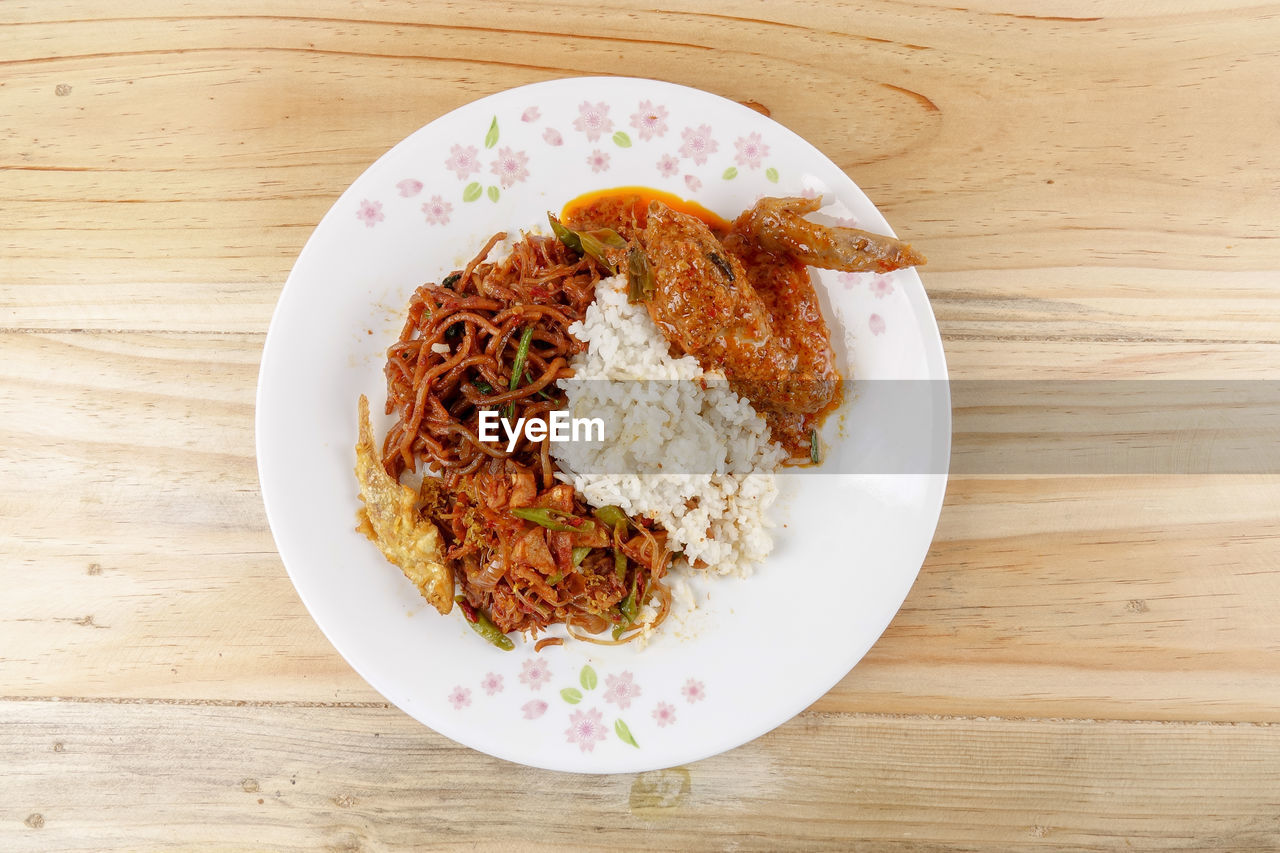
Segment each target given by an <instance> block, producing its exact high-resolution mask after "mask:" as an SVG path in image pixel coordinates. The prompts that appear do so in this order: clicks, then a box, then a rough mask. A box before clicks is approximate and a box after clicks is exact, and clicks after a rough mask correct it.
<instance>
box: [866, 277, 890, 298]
mask: <svg viewBox="0 0 1280 853" xmlns="http://www.w3.org/2000/svg"><path fill="white" fill-rule="evenodd" d="M871 292H872V293H874V294H875V295H876V299H883V298H884V297H886V296H888V295H889V294H890V293H893V282H892V281H891V280H890V279H889V276H887V275H877V276H875V277H873V278H872V279H871Z"/></svg>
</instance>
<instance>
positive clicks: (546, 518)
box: [511, 506, 592, 533]
mask: <svg viewBox="0 0 1280 853" xmlns="http://www.w3.org/2000/svg"><path fill="white" fill-rule="evenodd" d="M511 514H512V515H514V516H515V517H516V518H522V519H524V520H525V521H532V522H533V523H534V524H539V525H541V526H543V527H545V528H547V529H548V530H557V531H560V532H561V533H576V532H579V531H584V530H588V529H589V525H591V524H592V522H591V520H590V519H586V518H579V517H578V516H576V515H574V514H573V513H569V512H561V511H560V510H558V509H549V508H547V507H541V506H513V507H511Z"/></svg>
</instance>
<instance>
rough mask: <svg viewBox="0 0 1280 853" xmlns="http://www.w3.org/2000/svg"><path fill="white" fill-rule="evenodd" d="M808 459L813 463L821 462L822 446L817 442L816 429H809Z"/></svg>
mask: <svg viewBox="0 0 1280 853" xmlns="http://www.w3.org/2000/svg"><path fill="white" fill-rule="evenodd" d="M809 461H811V462H813V464H814V465H818V464H821V462H822V448H821V447H820V446H819V444H818V431H817V430H816V429H811V430H809Z"/></svg>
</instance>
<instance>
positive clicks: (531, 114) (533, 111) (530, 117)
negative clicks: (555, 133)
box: [520, 107, 542, 123]
mask: <svg viewBox="0 0 1280 853" xmlns="http://www.w3.org/2000/svg"><path fill="white" fill-rule="evenodd" d="M540 118H542V113H541V112H540V111H539V110H538V108H537V107H529V108H528V109H526V110H525V111H524V112H522V113H521V114H520V120H521V121H523V122H526V123H531V122H535V121H537V120H538V119H540Z"/></svg>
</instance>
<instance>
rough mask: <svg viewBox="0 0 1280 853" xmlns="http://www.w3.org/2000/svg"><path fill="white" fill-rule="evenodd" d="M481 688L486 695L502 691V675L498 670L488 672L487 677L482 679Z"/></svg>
mask: <svg viewBox="0 0 1280 853" xmlns="http://www.w3.org/2000/svg"><path fill="white" fill-rule="evenodd" d="M480 689H482V690H483V691H484V692H485V695H486V696H492V695H493V694H495V693H501V692H502V676H501V675H498V674H497V673H496V672H490V673H486V674H485V677H484V678H482V679H480Z"/></svg>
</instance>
